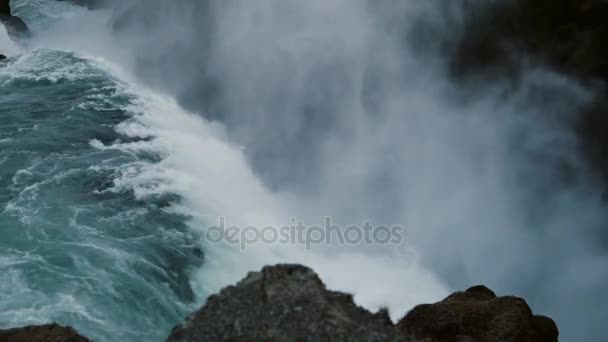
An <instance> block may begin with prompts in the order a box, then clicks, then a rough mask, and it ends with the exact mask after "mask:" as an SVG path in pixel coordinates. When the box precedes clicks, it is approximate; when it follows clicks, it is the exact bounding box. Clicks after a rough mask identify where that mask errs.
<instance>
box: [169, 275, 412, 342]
mask: <svg viewBox="0 0 608 342" xmlns="http://www.w3.org/2000/svg"><path fill="white" fill-rule="evenodd" d="M168 341H170V342H178V341H180V342H181V341H286V342H287V341H408V339H407V338H406V337H405V336H403V335H402V334H399V333H398V331H397V330H396V329H395V327H394V326H393V323H392V322H391V321H390V319H389V317H388V315H387V313H386V312H385V311H381V312H379V313H377V314H373V313H371V312H369V311H367V310H365V309H363V308H360V307H358V306H357V305H355V304H354V303H353V299H352V296H351V295H349V294H345V293H340V292H333V291H328V290H327V289H326V288H325V285H324V284H323V283H322V282H321V280H320V279H319V277H318V276H317V275H316V274H315V273H314V272H313V271H312V270H311V269H309V268H307V267H304V266H300V265H277V266H273V267H264V268H263V269H262V270H261V271H260V272H252V273H249V275H247V277H246V278H245V279H244V280H242V281H241V282H239V283H238V284H236V285H235V286H228V287H226V288H224V289H223V290H222V291H221V292H220V293H219V294H217V295H213V296H211V297H209V299H208V300H207V303H206V304H205V306H204V307H203V308H202V309H200V310H199V311H197V312H195V313H194V314H193V315H191V316H190V317H189V318H188V319H187V320H186V322H184V323H183V324H181V325H179V326H177V327H175V328H174V329H173V331H172V333H171V335H170V337H169V339H168Z"/></svg>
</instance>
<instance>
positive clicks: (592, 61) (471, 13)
mask: <svg viewBox="0 0 608 342" xmlns="http://www.w3.org/2000/svg"><path fill="white" fill-rule="evenodd" d="M460 3H461V4H462V7H463V8H464V9H465V13H466V14H465V16H466V18H465V20H464V29H463V30H462V32H461V33H460V34H454V33H449V34H447V35H446V36H447V37H448V38H447V39H444V40H443V43H442V44H440V45H441V47H442V48H444V50H443V51H441V53H442V54H444V55H446V56H448V59H449V64H450V67H449V70H450V73H451V75H452V76H453V78H454V80H455V81H456V82H458V83H461V84H473V85H480V84H481V85H485V84H487V82H492V81H495V80H496V79H508V80H511V79H514V78H515V79H517V78H518V77H519V76H520V75H522V73H524V72H526V70H528V69H527V66H529V65H533V66H534V65H543V66H545V67H548V68H549V69H552V70H554V71H557V72H559V73H562V74H565V75H568V76H571V77H573V78H575V79H577V80H578V81H580V82H581V83H582V84H584V85H586V86H587V87H588V88H589V89H590V90H592V91H594V92H595V93H596V94H597V95H596V99H594V100H593V101H591V103H589V104H588V105H587V106H586V107H585V108H582V109H581V110H580V111H579V112H578V113H572V114H573V115H572V117H576V118H577V119H578V120H577V121H578V122H576V127H575V132H576V134H577V136H578V138H579V141H580V143H581V151H582V153H583V154H584V156H585V157H586V159H587V160H588V161H589V166H591V168H590V169H591V170H590V171H592V172H587V174H589V175H591V174H595V171H597V173H598V174H600V175H601V176H603V179H604V181H605V183H606V187H605V188H606V189H607V191H608V135H606V134H605V132H607V131H608V100H607V97H606V94H607V91H608V49H607V48H606V46H608V20H606V18H608V1H606V0H561V1H554V0H511V1H486V2H481V1H475V0H460ZM448 17H449V16H448ZM455 17H458V15H456V16H455ZM460 19H461V18H459V17H458V18H452V19H450V20H451V23H450V24H449V25H447V26H448V27H458V26H459V25H458V23H459V22H460ZM446 20H448V19H446ZM448 21H449V20H448ZM434 38H438V39H436V40H441V38H440V37H439V36H437V37H434ZM470 81H472V82H470ZM607 194H608V192H607Z"/></svg>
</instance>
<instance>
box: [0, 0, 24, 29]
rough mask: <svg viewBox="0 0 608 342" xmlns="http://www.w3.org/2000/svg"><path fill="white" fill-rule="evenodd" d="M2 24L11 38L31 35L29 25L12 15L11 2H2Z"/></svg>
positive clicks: (0, 6)
mask: <svg viewBox="0 0 608 342" xmlns="http://www.w3.org/2000/svg"><path fill="white" fill-rule="evenodd" d="M0 23H2V24H4V26H6V29H7V31H8V33H9V35H10V36H11V37H23V36H27V35H29V29H28V27H27V24H26V23H25V22H24V21H23V20H21V18H19V17H16V16H14V15H12V14H11V6H10V0H0Z"/></svg>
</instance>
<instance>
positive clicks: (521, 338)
mask: <svg viewBox="0 0 608 342" xmlns="http://www.w3.org/2000/svg"><path fill="white" fill-rule="evenodd" d="M398 327H399V329H400V330H401V331H403V332H404V333H405V334H408V335H410V336H414V337H415V338H417V339H425V341H429V342H432V341H441V342H444V341H445V342H447V341H454V342H457V341H478V342H486V341H487V342H492V341H513V342H554V341H557V340H558V335H559V332H558V329H557V326H556V325H555V323H554V322H553V320H551V319H550V318H547V317H544V316H535V315H533V314H532V310H531V309H530V307H529V306H528V305H527V304H526V302H525V301H524V300H523V299H521V298H517V297H510V296H506V297H496V295H495V294H494V292H492V291H491V290H490V289H488V288H486V287H484V286H475V287H472V288H470V289H468V290H466V291H465V292H457V293H454V294H452V295H450V296H449V297H447V298H446V299H444V300H443V301H441V302H439V303H435V304H424V305H419V306H417V307H415V308H414V309H413V310H412V311H410V312H409V313H408V314H407V315H406V316H405V317H404V318H403V319H402V320H401V321H400V322H399V323H398Z"/></svg>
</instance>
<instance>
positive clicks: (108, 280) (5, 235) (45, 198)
mask: <svg viewBox="0 0 608 342" xmlns="http://www.w3.org/2000/svg"><path fill="white" fill-rule="evenodd" d="M134 100H136V95H133V94H131V93H129V91H128V87H127V86H126V85H125V84H122V83H121V82H120V81H119V80H116V79H115V78H113V77H112V76H111V75H109V74H108V73H106V72H104V71H103V70H102V68H100V67H99V66H98V65H95V63H94V62H91V61H89V60H87V59H84V58H81V57H79V56H77V55H75V54H74V53H70V52H62V51H53V50H34V51H30V52H27V53H24V54H22V55H19V56H16V57H12V58H11V59H10V60H9V61H7V62H5V63H3V64H1V65H0V189H1V190H0V229H1V231H0V234H1V237H2V238H1V240H0V274H2V281H1V282H0V308H2V310H0V327H6V326H20V325H25V324H35V323H46V322H49V321H54V322H58V323H61V324H65V325H72V326H75V327H77V329H79V330H80V331H82V332H83V333H85V334H86V335H87V336H88V337H90V338H93V339H95V340H96V341H109V340H119V341H157V340H162V339H163V338H164V337H166V335H167V334H168V332H169V331H170V329H171V327H172V326H173V325H175V324H176V323H177V322H178V321H180V320H181V319H183V317H184V316H185V315H186V314H187V313H188V312H190V311H191V310H192V309H193V308H194V305H195V295H194V293H193V291H192V289H191V286H190V283H189V273H190V272H191V271H192V270H193V269H196V268H197V267H199V266H200V264H201V263H202V259H203V254H202V251H201V250H200V249H199V248H198V247H197V237H196V236H194V235H193V233H191V232H190V230H188V229H187V226H186V222H187V219H188V218H187V217H186V216H184V215H180V214H176V213H174V212H172V211H171V210H168V208H170V207H171V205H172V204H175V203H178V202H179V201H180V198H179V197H178V196H176V195H173V194H170V193H169V194H167V193H159V194H157V195H154V193H153V192H152V194H151V195H148V196H146V198H145V199H142V198H140V197H138V196H136V195H135V194H134V190H133V189H132V188H130V187H129V186H125V185H124V180H125V179H129V177H133V176H136V175H137V174H138V172H140V171H141V169H142V168H144V167H146V166H149V165H152V164H154V163H157V162H158V161H159V160H160V157H159V156H158V155H156V154H155V153H152V152H149V151H148V152H146V151H143V152H138V151H137V150H133V149H131V150H129V149H124V148H114V147H113V146H121V145H128V144H130V143H138V142H140V143H146V141H147V140H149V138H146V137H140V138H133V137H128V136H125V135H124V134H121V133H119V132H118V131H117V127H118V126H119V125H120V124H121V123H125V122H128V121H129V120H133V119H134V116H135V115H138V114H136V113H134V112H133V110H132V108H133V101H134ZM120 180H123V182H120ZM109 327H111V328H109Z"/></svg>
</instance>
